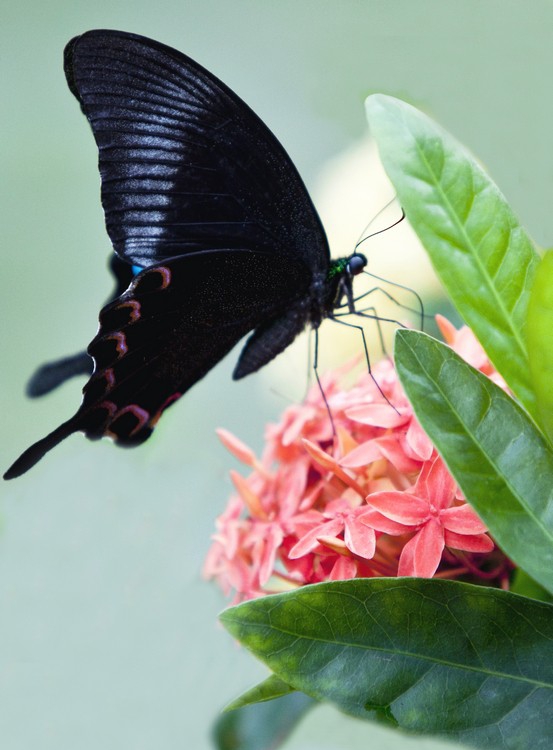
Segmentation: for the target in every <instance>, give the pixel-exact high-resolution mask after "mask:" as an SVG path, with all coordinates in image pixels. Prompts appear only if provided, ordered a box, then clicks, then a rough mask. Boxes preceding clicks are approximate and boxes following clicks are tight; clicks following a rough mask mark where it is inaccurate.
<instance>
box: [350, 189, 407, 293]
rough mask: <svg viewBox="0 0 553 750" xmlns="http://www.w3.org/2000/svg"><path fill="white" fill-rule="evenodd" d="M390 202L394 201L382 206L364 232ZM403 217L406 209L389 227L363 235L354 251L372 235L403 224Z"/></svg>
mask: <svg viewBox="0 0 553 750" xmlns="http://www.w3.org/2000/svg"><path fill="white" fill-rule="evenodd" d="M392 200H394V201H395V198H393V199H392ZM390 203H392V201H390V202H389V203H387V204H386V205H385V206H384V208H382V209H381V210H380V211H379V212H378V214H377V215H376V216H375V217H374V219H373V220H372V221H371V223H370V224H368V225H367V226H366V227H365V230H364V232H363V234H365V232H366V231H367V229H368V228H369V227H370V225H371V224H372V223H373V222H374V220H375V219H376V218H377V216H379V214H381V213H382V211H384V210H385V209H386V208H388V206H389V205H390ZM403 219H405V211H404V210H403V209H401V216H400V218H399V219H398V220H397V221H394V223H393V224H390V226H388V227H384V229H379V230H378V231H377V232H372V233H371V234H368V235H367V236H366V237H363V239H362V240H359V242H358V243H357V244H356V245H355V248H354V250H353V251H354V252H355V251H356V250H357V248H358V247H359V245H362V244H363V242H366V241H367V240H370V239H371V237H376V235H377V234H382V233H383V232H387V231H388V230H389V229H392V228H393V227H396V226H397V225H398V224H401V222H402V221H403ZM398 286H399V285H398Z"/></svg>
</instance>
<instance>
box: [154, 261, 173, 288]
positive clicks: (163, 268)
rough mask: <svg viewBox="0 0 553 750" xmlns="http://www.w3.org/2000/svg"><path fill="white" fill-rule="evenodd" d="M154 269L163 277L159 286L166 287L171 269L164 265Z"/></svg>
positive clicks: (169, 279)
mask: <svg viewBox="0 0 553 750" xmlns="http://www.w3.org/2000/svg"><path fill="white" fill-rule="evenodd" d="M156 271H158V272H159V273H160V274H161V275H162V277H163V281H162V282H161V286H160V287H159V288H160V289H166V288H167V287H168V286H169V284H170V283H171V270H170V269H169V268H167V267H166V266H160V267H159V268H156Z"/></svg>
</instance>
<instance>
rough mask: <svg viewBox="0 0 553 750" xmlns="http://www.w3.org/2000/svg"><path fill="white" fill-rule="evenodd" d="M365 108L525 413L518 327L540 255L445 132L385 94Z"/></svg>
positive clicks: (391, 170) (387, 162)
mask: <svg viewBox="0 0 553 750" xmlns="http://www.w3.org/2000/svg"><path fill="white" fill-rule="evenodd" d="M366 107H367V116H368V119H369V123H370V127H371V132H372V133H373V135H374V137H375V139H376V141H377V144H378V149H379V152H380V156H381V158H382V162H383V164H384V168H385V170H386V172H387V173H388V176H389V177H390V179H391V181H392V183H393V185H394V187H395V189H396V192H397V196H398V199H399V202H400V203H401V205H402V206H403V209H404V211H405V213H406V216H407V218H408V219H409V222H410V224H411V225H412V227H413V229H414V230H415V232H416V233H417V235H418V236H419V238H420V240H421V242H422V244H423V245H424V247H425V248H426V250H427V252H428V254H429V256H430V259H431V261H432V264H433V266H434V268H435V270H436V273H437V274H438V276H439V278H440V279H441V281H442V283H443V285H444V287H445V288H446V290H447V292H448V294H449V295H450V297H451V299H452V301H453V303H454V304H455V306H456V308H457V310H458V311H459V313H460V315H461V317H462V318H463V319H464V320H465V321H466V323H467V324H468V325H469V326H470V327H471V328H472V330H473V331H474V333H475V334H476V336H477V337H478V339H479V340H480V342H481V344H482V346H483V347H484V349H485V350H486V352H487V353H488V355H489V357H490V359H491V360H492V362H493V363H494V365H495V367H496V368H497V369H498V370H499V372H501V374H502V375H503V377H504V378H505V380H506V381H507V383H508V384H509V386H510V387H511V389H512V391H513V392H514V393H516V394H517V396H518V397H519V398H520V400H521V401H522V403H523V404H524V405H525V406H526V408H527V409H528V411H529V412H530V413H535V396H534V392H533V389H532V385H531V380H530V371H529V367H528V357H527V354H526V341H525V333H524V329H525V326H526V312H527V307H528V298H529V293H530V287H531V283H532V278H533V275H534V273H535V270H536V267H537V264H538V260H539V259H538V256H537V253H536V252H535V250H534V248H533V245H532V243H531V241H530V240H529V238H528V237H527V235H526V234H525V233H524V231H523V229H522V227H521V226H520V224H519V223H518V221H517V219H516V218H515V216H514V215H513V213H512V211H511V209H510V208H509V206H508V204H507V202H506V201H505V198H504V197H503V196H502V194H501V193H500V192H499V190H498V188H497V187H496V185H495V184H494V183H493V182H492V181H491V180H490V178H489V177H488V176H487V175H486V174H485V173H484V172H483V171H482V169H481V168H480V167H479V166H478V165H477V164H476V162H475V161H474V159H473V158H472V157H471V156H470V155H469V154H468V153H467V152H466V150H465V149H464V148H463V147H462V146H460V145H459V144H458V143H457V142H456V141H455V140H454V139H453V138H452V137H451V136H450V135H449V134H448V133H446V132H445V131H444V130H442V128H440V127H439V126H438V125H437V124H436V123H434V122H433V121H432V120H430V119H429V118H428V117H426V116H425V115H423V114H422V112H419V111H418V110H416V109H414V108H413V107H411V106H409V105H408V104H405V103H404V102H401V101H399V100H398V99H394V98H392V97H389V96H383V95H374V96H370V97H369V98H368V99H367V103H366Z"/></svg>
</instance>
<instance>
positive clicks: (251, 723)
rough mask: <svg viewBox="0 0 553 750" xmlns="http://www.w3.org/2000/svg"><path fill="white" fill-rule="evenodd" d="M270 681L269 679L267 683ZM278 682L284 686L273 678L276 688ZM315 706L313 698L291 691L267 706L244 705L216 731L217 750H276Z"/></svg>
mask: <svg viewBox="0 0 553 750" xmlns="http://www.w3.org/2000/svg"><path fill="white" fill-rule="evenodd" d="M273 677H274V676H273ZM271 680H272V678H271V677H270V678H269V679H268V680H266V681H265V682H270V681H271ZM276 681H278V682H280V683H281V685H282V684H284V683H282V682H281V681H280V680H278V678H277V677H274V684H275V685H276ZM261 684H262V685H263V684H264V683H261ZM314 705H315V701H314V700H313V698H309V697H308V696H307V695H304V693H298V692H292V693H289V694H288V695H284V696H281V697H280V698H277V699H276V700H271V701H269V702H267V703H256V704H249V705H244V706H243V707H242V708H239V709H237V710H236V711H231V712H229V713H225V714H223V716H221V718H220V719H219V720H218V721H217V723H216V724H215V727H214V729H213V739H214V741H215V747H216V748H217V749H218V750H275V749H276V748H278V747H280V745H281V744H282V743H283V742H284V741H285V739H286V738H287V737H288V736H289V735H290V733H291V732H292V731H293V729H294V727H295V726H296V725H297V724H298V722H299V721H301V719H302V718H303V717H304V716H305V714H306V713H307V711H308V710H309V709H310V708H312V706H314Z"/></svg>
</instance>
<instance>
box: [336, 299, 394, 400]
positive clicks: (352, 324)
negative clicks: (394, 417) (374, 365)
mask: <svg viewBox="0 0 553 750" xmlns="http://www.w3.org/2000/svg"><path fill="white" fill-rule="evenodd" d="M359 314H360V313H358V312H355V315H359ZM363 317H365V316H363ZM366 317H371V318H372V317H373V316H366ZM374 318H375V319H378V320H386V319H385V318H378V317H377V316H374ZM329 320H332V321H333V322H334V323H338V324H339V325H342V326H346V327H347V328H355V329H357V330H358V331H359V333H360V334H361V340H362V342H363V349H364V350H365V361H366V363H367V369H368V373H369V376H370V378H371V380H372V381H373V383H374V384H375V386H376V387H377V389H378V392H379V393H380V395H381V396H382V398H383V399H384V400H385V401H386V402H387V403H388V404H389V405H390V406H391V407H392V409H393V410H394V411H395V412H397V409H396V407H395V406H394V405H393V404H392V402H391V401H390V399H389V398H388V397H387V396H386V394H385V393H384V391H383V390H382V388H381V387H380V385H379V384H378V381H377V380H376V378H375V377H374V375H373V373H372V369H371V360H370V357H369V347H368V346H367V339H366V337H365V331H364V330H363V326H359V325H356V324H355V323H347V322H346V321H345V320H339V318H337V317H336V315H331V316H329ZM398 413H399V412H398Z"/></svg>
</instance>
